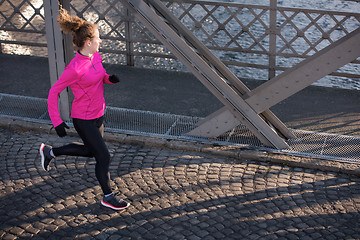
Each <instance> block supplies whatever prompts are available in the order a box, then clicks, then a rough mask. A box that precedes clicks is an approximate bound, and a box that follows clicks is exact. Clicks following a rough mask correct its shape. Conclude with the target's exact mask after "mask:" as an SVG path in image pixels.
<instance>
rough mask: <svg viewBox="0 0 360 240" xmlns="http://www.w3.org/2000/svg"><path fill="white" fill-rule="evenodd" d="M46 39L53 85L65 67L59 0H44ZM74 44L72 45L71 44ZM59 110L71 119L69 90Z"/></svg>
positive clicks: (63, 117)
mask: <svg viewBox="0 0 360 240" xmlns="http://www.w3.org/2000/svg"><path fill="white" fill-rule="evenodd" d="M44 10H45V28H46V40H47V46H48V61H49V72H50V84H51V86H52V85H54V84H55V83H56V81H57V80H58V79H59V78H60V76H61V74H62V73H63V71H64V69H65V64H66V62H65V48H64V37H63V34H62V33H61V31H60V28H59V27H58V23H57V20H56V19H57V16H58V14H59V4H58V0H49V1H44ZM70 46H72V45H70ZM59 111H60V115H61V118H62V119H63V120H65V121H68V120H70V102H69V94H68V91H63V92H62V93H61V94H60V97H59Z"/></svg>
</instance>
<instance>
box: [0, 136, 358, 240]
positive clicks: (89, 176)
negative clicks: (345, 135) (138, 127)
mask: <svg viewBox="0 0 360 240" xmlns="http://www.w3.org/2000/svg"><path fill="white" fill-rule="evenodd" d="M0 133H1V135H0V144H1V148H0V157H1V161H0V206H1V208H0V226H1V229H0V238H2V239H16V238H18V239H28V238H33V239H94V238H95V239H126V238H129V239H136V238H140V239H142V238H143V239H154V238H156V239H205V238H206V239H279V238H281V237H283V238H284V239H358V238H360V234H359V230H358V229H359V220H360V215H359V209H360V187H359V182H360V179H359V178H358V177H355V176H349V175H345V174H338V173H332V172H321V171H316V170H309V169H302V168H290V167H287V166H281V165H275V164H271V163H260V162H256V161H237V160H235V159H231V158H226V157H221V156H214V155H209V154H204V153H198V152H187V151H182V150H171V149H165V148H153V147H146V146H139V145H123V144H121V143H117V142H111V143H108V145H109V149H110V151H111V156H112V162H111V166H110V171H111V176H112V179H113V181H114V187H115V188H116V189H117V190H119V192H120V193H121V194H122V197H124V198H126V199H128V200H129V201H130V202H131V203H132V205H131V206H130V207H129V208H128V209H127V210H125V211H120V212H115V211H113V210H110V209H107V208H104V207H102V206H101V205H100V204H99V200H100V199H101V195H102V193H101V189H100V187H99V186H97V181H96V179H95V177H94V167H95V166H94V164H95V161H94V160H93V159H88V158H74V157H59V158H57V159H56V161H55V163H56V164H55V165H52V170H51V171H50V172H49V173H47V172H44V171H42V170H41V167H40V165H39V155H38V145H39V142H41V141H47V140H48V141H49V142H54V143H56V144H59V145H62V144H63V143H64V142H69V141H74V140H77V139H76V138H71V137H67V138H65V139H58V138H57V137H56V136H53V135H50V136H47V135H46V134H39V133H36V134H33V133H29V132H16V131H12V130H8V129H0Z"/></svg>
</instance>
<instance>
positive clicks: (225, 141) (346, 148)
mask: <svg viewBox="0 0 360 240" xmlns="http://www.w3.org/2000/svg"><path fill="white" fill-rule="evenodd" d="M0 117H11V118H15V119H22V120H26V121H32V122H40V123H50V119H49V115H48V113H47V102H46V99H42V98H34V97H25V96H18V95H11V94H3V93H0ZM105 119H106V122H105V124H106V125H105V126H106V129H107V130H109V131H113V132H119V133H125V134H135V135H144V136H156V137H162V138H167V139H179V140H195V141H201V142H209V141H211V142H213V143H216V144H219V145H237V146H239V147H242V148H257V149H262V150H267V151H276V152H279V151H281V152H287V153H290V154H293V155H302V156H309V157H321V158H326V159H332V160H334V161H348V162H349V161H350V162H354V161H360V150H359V147H358V146H359V145H360V138H357V137H351V136H344V135H336V134H327V133H317V132H309V131H303V130H294V129H292V130H291V131H293V133H294V134H295V136H296V138H294V139H290V140H288V141H287V143H288V144H289V146H290V147H291V150H276V149H270V148H266V147H264V146H263V145H262V144H261V142H260V141H259V140H258V139H257V138H256V137H255V136H254V135H253V134H252V133H251V132H250V131H249V130H247V129H246V127H244V126H242V125H240V126H238V127H236V128H235V129H233V130H232V131H230V132H227V133H226V134H223V135H222V136H220V137H218V138H216V139H205V138H199V137H191V136H186V135H185V134H186V133H187V132H189V131H190V130H192V129H194V128H195V127H196V123H197V122H198V121H200V120H202V118H198V117H189V116H181V115H175V114H167V113H156V112H150V111H140V110H133V109H125V108H114V107H108V108H107V110H106V114H105Z"/></svg>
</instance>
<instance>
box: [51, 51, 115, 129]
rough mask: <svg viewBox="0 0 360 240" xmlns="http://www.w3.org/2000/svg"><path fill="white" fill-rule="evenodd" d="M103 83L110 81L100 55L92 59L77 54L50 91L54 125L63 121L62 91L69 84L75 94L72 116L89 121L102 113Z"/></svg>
mask: <svg viewBox="0 0 360 240" xmlns="http://www.w3.org/2000/svg"><path fill="white" fill-rule="evenodd" d="M104 83H111V82H110V81H109V75H108V74H106V71H105V69H104V67H103V65H102V58H101V56H100V54H99V53H98V52H96V53H94V54H93V56H92V57H91V58H89V57H86V56H83V55H81V54H80V53H76V56H75V57H74V59H73V60H71V62H70V63H69V65H68V66H66V68H65V70H64V72H63V74H62V75H61V77H60V78H59V79H58V81H57V82H56V83H55V84H54V86H52V87H51V89H50V92H49V96H48V111H49V115H50V119H51V122H52V123H53V125H54V127H57V126H58V125H60V124H61V123H62V122H63V120H62V119H61V118H60V113H59V107H58V99H59V94H60V93H61V92H62V91H63V90H64V89H65V88H66V87H68V86H70V88H71V90H72V92H73V94H74V96H75V99H74V101H73V103H72V109H71V117H72V118H79V119H84V120H90V119H96V118H99V117H101V116H103V115H104V111H105V99H104Z"/></svg>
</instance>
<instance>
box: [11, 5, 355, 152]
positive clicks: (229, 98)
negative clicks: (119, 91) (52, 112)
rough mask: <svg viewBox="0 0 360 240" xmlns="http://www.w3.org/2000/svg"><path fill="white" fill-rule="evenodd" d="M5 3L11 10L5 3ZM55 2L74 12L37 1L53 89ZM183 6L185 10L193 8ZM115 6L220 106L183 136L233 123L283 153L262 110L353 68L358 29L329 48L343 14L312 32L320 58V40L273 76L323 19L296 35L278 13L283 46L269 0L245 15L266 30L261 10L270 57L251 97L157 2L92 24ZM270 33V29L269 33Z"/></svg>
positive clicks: (64, 102) (57, 67) (272, 121)
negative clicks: (280, 57) (284, 32)
mask: <svg viewBox="0 0 360 240" xmlns="http://www.w3.org/2000/svg"><path fill="white" fill-rule="evenodd" d="M7 2H9V3H11V1H7ZM59 2H60V3H61V4H62V5H63V7H64V8H65V9H68V10H74V9H75V8H73V6H72V3H71V1H69V0H62V1H57V0H51V1H44V2H43V9H44V13H45V14H44V19H45V26H46V27H45V28H46V42H47V44H46V47H47V49H48V59H49V65H50V79H51V83H52V84H54V83H55V81H56V80H57V79H58V78H59V77H60V75H61V73H62V71H63V69H64V67H65V65H66V64H67V63H68V62H69V61H70V60H71V58H72V57H73V46H72V43H71V37H70V36H69V35H64V34H62V33H61V32H60V30H59V28H58V26H57V22H56V18H57V15H58V11H59ZM173 2H174V3H175V2H177V1H169V3H173ZM183 2H185V3H190V4H191V2H192V1H183ZM22 3H24V4H26V3H28V4H31V3H30V2H29V1H27V0H23V1H22ZM118 3H121V4H122V6H124V7H125V8H126V10H125V11H126V16H127V17H128V18H133V17H135V18H136V20H138V21H140V22H141V23H142V24H143V26H145V28H146V29H147V30H148V31H150V32H151V34H152V35H153V36H155V37H156V38H157V40H159V41H160V42H161V43H162V44H163V45H164V46H165V47H166V48H167V49H168V50H169V51H170V52H171V53H172V54H173V55H174V57H175V58H176V59H178V60H180V61H181V62H182V64H183V65H184V66H186V67H187V69H188V70H189V71H190V72H192V73H193V74H194V75H195V76H196V77H197V78H198V79H199V81H200V82H201V83H202V84H203V85H204V86H205V87H206V88H207V89H208V90H209V91H210V92H211V93H212V94H213V95H214V96H215V97H216V98H217V99H218V100H219V101H220V102H221V103H222V104H223V105H224V107H222V108H221V109H219V110H218V111H216V112H214V113H212V114H210V115H209V116H208V117H206V118H205V119H204V120H202V121H200V122H198V123H197V127H196V128H195V129H192V130H191V131H189V132H186V133H184V134H186V135H190V136H199V137H207V138H215V137H217V136H220V135H222V134H223V133H225V132H227V131H230V130H232V129H234V128H235V127H236V126H238V125H239V124H243V125H244V126H246V128H248V129H249V130H250V131H251V132H252V133H253V134H254V135H255V136H256V137H257V138H258V139H259V140H260V141H261V142H262V143H263V145H265V146H268V147H272V148H276V149H287V148H288V147H289V146H288V143H287V141H288V140H289V139H292V138H294V137H295V136H294V134H293V133H292V131H290V130H289V129H288V128H287V127H286V126H285V124H284V123H282V122H281V121H280V120H279V119H278V118H277V117H276V116H275V114H273V113H272V112H271V111H270V110H269V109H270V108H271V107H272V106H274V105H276V104H278V103H279V102H281V101H283V100H284V99H286V98H288V97H290V96H292V95H294V94H296V93H297V92H299V91H301V90H302V89H304V88H306V87H307V86H309V85H311V84H312V83H314V82H316V81H317V80H319V79H321V78H323V77H324V76H327V75H329V74H333V73H334V72H335V71H336V70H337V69H339V68H341V67H342V66H344V65H346V64H348V63H351V62H355V63H359V60H357V58H358V57H359V56H360V44H359V42H360V28H359V27H358V28H357V29H354V30H352V31H351V32H347V31H345V33H346V34H345V35H344V36H343V37H341V38H339V39H337V40H336V41H333V40H331V37H330V35H331V34H332V33H333V32H334V31H335V30H336V29H338V28H342V29H344V27H343V24H344V23H345V22H346V20H347V19H348V18H349V17H350V15H349V14H344V16H346V17H344V18H342V19H338V18H336V17H335V15H329V16H331V18H332V20H333V21H335V26H334V27H333V28H331V29H330V30H328V31H324V30H322V29H321V28H318V29H319V30H320V32H321V33H322V38H323V39H327V40H328V41H329V42H330V44H329V45H328V46H326V47H324V48H322V49H321V50H319V51H317V50H316V46H317V45H318V44H319V43H320V41H319V42H317V43H315V44H310V48H309V49H310V50H307V51H306V53H304V54H308V55H309V54H310V52H311V51H312V52H314V54H311V56H307V57H306V58H304V60H302V61H301V62H299V63H298V64H296V65H294V66H292V67H291V68H289V69H284V71H283V72H282V73H281V74H278V75H276V74H275V73H276V70H277V69H276V66H275V63H274V61H275V55H276V53H277V52H282V51H283V50H284V48H286V47H287V48H289V49H290V50H292V51H293V52H296V51H295V50H294V48H292V43H294V42H296V40H297V39H298V38H300V37H302V38H304V39H305V41H306V40H307V38H306V37H304V31H305V30H306V29H309V28H310V27H311V26H318V24H317V21H318V20H319V19H320V18H321V17H322V15H321V14H318V13H319V12H312V13H314V14H315V15H314V16H312V15H311V14H310V13H304V14H305V15H306V16H307V17H308V19H310V22H311V23H310V24H309V25H308V26H306V27H305V28H303V29H301V28H299V27H297V26H295V25H293V24H292V20H293V19H294V18H296V17H297V16H298V12H295V13H294V14H292V15H286V11H290V9H282V10H281V11H280V12H281V14H283V15H284V16H285V23H284V24H291V25H292V27H293V28H294V29H295V30H296V32H297V33H296V37H294V38H293V39H291V40H286V39H284V38H283V37H282V36H281V34H279V32H278V30H277V29H280V28H276V24H277V14H278V13H279V8H278V7H277V1H276V0H271V1H270V5H269V7H268V9H266V8H264V9H262V10H261V11H259V12H256V11H253V10H250V11H251V12H252V13H253V15H254V16H255V20H254V21H258V22H260V24H262V25H266V24H265V23H264V22H263V21H264V20H263V18H262V16H263V14H264V12H266V11H268V14H269V24H268V25H269V26H270V27H269V28H266V31H265V33H264V35H266V36H268V37H269V41H270V46H269V51H268V52H267V54H268V56H269V80H268V81H267V82H265V83H264V84H262V85H260V86H259V87H257V88H255V89H252V90H250V89H249V88H248V87H247V86H246V85H245V84H244V83H243V82H242V81H241V80H240V79H239V78H238V77H237V76H236V75H235V74H234V73H233V72H232V71H231V70H230V69H229V68H228V67H227V66H226V65H225V64H224V62H223V61H220V60H219V58H218V57H216V56H215V55H214V54H213V52H212V51H211V50H210V49H209V47H208V46H206V44H204V42H202V41H200V40H199V39H198V38H197V37H196V36H195V35H194V33H193V31H191V30H189V29H188V28H187V27H186V26H185V25H184V24H183V22H181V21H180V19H179V17H178V16H175V15H174V14H173V12H171V11H170V10H169V9H168V7H167V6H166V4H164V1H159V0H121V1H120V0H119V1H112V2H107V4H109V8H106V9H107V10H106V11H105V12H104V13H100V12H98V13H99V21H100V20H104V21H106V13H107V12H109V11H110V9H117V8H116V5H117V4H118ZM87 4H88V5H87V7H85V8H84V9H83V10H81V11H80V12H77V14H80V15H83V14H84V13H85V11H86V9H87V8H89V6H90V5H91V4H92V3H87ZM21 5H23V4H21ZM31 6H32V5H31ZM230 7H231V6H230V5H229V6H227V5H226V7H225V9H230ZM14 9H15V10H14V15H15V14H17V13H18V12H20V9H19V8H17V7H14ZM39 9H40V8H35V7H34V10H35V15H36V14H38V15H41V13H40V12H41V11H40V10H39ZM189 9H190V8H189ZM216 9H217V8H216V7H215V8H213V9H212V10H209V9H206V11H207V12H208V13H207V14H208V15H211V16H213V15H212V14H213V12H214V11H215V10H216ZM239 9H240V8H239ZM249 9H251V8H249ZM116 11H118V13H119V15H120V14H122V12H120V11H119V10H116ZM189 11H190V10H187V11H186V12H187V13H189ZM238 11H239V10H238ZM238 11H236V13H238ZM231 15H232V14H231ZM233 15H234V16H231V18H232V19H236V17H235V15H236V14H235V13H234V14H233ZM351 16H355V19H357V20H358V21H359V22H360V16H359V15H356V14H355V15H351ZM12 17H13V16H10V17H9V18H10V19H11V18H12ZM229 19H230V18H229ZM31 21H32V19H30V20H28V21H26V22H27V23H26V24H25V25H31ZM132 21H133V20H132ZM217 23H218V25H219V26H218V29H219V30H223V31H226V27H225V26H224V25H225V23H221V22H219V21H217ZM203 24H204V22H201V21H195V27H196V28H198V29H199V28H200V29H201V28H202V25H203ZM4 25H5V24H4ZM25 25H24V26H25ZM241 26H242V30H241V33H244V32H245V33H248V34H249V35H250V36H252V37H253V38H255V37H254V36H253V35H251V33H250V32H249V28H250V27H251V23H249V24H248V25H244V24H242V25H241ZM266 26H267V25H266ZM274 26H275V28H272V27H274ZM33 27H34V26H33ZM115 28H116V26H114V27H113V28H112V30H111V31H110V32H116V30H114V29H115ZM4 29H5V28H4ZM6 29H7V28H6ZM129 32H130V30H128V31H127V36H126V37H128V38H131V36H130V35H129ZM239 34H240V33H239ZM277 37H280V38H281V39H282V40H283V41H284V42H285V45H284V47H283V48H281V49H280V50H277V47H276V45H274V44H272V43H274V42H276V38H277ZM263 38H264V37H261V38H260V40H259V39H258V40H256V43H255V44H254V45H256V44H258V45H260V44H259V43H260V41H261V39H263ZM231 41H232V42H233V43H234V42H235V37H234V39H231ZM19 43H20V42H19ZM20 44H21V43H20ZM127 47H128V48H129V49H131V48H132V46H131V41H129V42H127ZM284 56H285V55H284ZM128 64H129V65H131V64H133V60H131V58H130V60H128ZM350 75H351V74H350ZM70 102H71V93H70V92H69V91H68V92H63V93H62V94H61V96H60V109H61V113H62V117H63V118H64V119H66V118H68V116H69V112H70V110H69V109H70V107H69V105H70Z"/></svg>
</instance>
